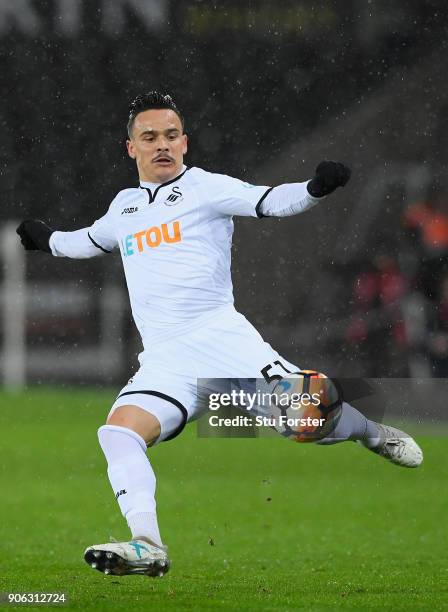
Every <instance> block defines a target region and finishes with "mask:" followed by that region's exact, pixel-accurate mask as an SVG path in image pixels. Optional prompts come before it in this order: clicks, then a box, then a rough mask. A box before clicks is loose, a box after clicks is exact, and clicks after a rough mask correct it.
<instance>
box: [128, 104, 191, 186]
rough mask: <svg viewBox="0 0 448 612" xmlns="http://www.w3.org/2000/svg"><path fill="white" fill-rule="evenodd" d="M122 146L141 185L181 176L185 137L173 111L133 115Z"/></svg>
mask: <svg viewBox="0 0 448 612" xmlns="http://www.w3.org/2000/svg"><path fill="white" fill-rule="evenodd" d="M126 145H127V148H128V154H129V156H130V157H132V159H135V161H136V162H137V168H138V174H139V177H140V180H141V181H148V182H150V183H165V182H166V181H169V180H171V179H172V178H174V177H175V176H177V175H178V174H179V173H180V172H181V169H182V164H183V159H184V155H185V153H186V152H187V137H186V135H185V134H184V133H183V130H182V123H181V121H180V119H179V117H178V116H177V114H176V113H175V112H174V111H172V110H170V109H168V108H161V109H151V110H147V111H144V112H142V113H139V114H138V115H137V117H136V118H135V121H134V126H133V129H132V136H131V138H130V140H128V141H127V142H126Z"/></svg>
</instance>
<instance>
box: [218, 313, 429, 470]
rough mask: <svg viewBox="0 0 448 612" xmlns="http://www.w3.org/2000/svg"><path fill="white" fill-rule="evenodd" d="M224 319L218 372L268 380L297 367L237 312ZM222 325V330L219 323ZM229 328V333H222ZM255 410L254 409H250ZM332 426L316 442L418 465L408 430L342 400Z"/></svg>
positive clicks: (419, 457)
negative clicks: (356, 445)
mask: <svg viewBox="0 0 448 612" xmlns="http://www.w3.org/2000/svg"><path fill="white" fill-rule="evenodd" d="M226 316H227V319H228V320H225V317H224V320H223V321H222V322H221V323H220V322H215V328H216V330H217V331H216V333H217V334H218V338H219V339H220V340H219V342H217V341H216V343H215V344H216V346H219V347H220V351H219V358H220V359H221V360H224V359H227V363H228V364H229V366H228V373H227V374H225V373H224V371H225V370H224V369H223V370H222V372H223V373H222V374H221V376H228V377H230V378H239V377H243V376H245V377H247V378H250V377H257V378H261V377H263V378H264V380H265V381H266V382H267V383H269V381H270V380H276V378H275V377H277V380H278V377H287V376H288V373H294V372H298V371H300V368H298V367H297V366H295V365H294V364H292V363H290V362H288V361H287V360H285V359H284V358H282V357H281V356H280V355H279V354H278V353H277V351H275V350H274V349H273V348H272V347H271V346H270V345H269V344H268V343H267V342H264V340H263V338H262V337H261V335H260V334H259V333H258V331H257V330H256V329H255V328H254V327H253V326H252V325H251V324H250V323H249V321H247V319H246V318H245V317H244V316H243V315H241V314H240V313H237V312H234V313H229V314H228V315H226ZM220 324H221V326H222V330H223V331H222V333H221V332H220V329H219V325H220ZM226 329H232V334H231V335H229V334H227V333H226ZM254 413H255V411H254ZM335 423H336V425H335V428H334V430H333V431H332V432H331V433H330V434H328V433H327V434H326V437H324V438H322V439H321V440H318V441H317V442H318V443H319V444H335V443H338V442H345V441H347V440H356V441H359V442H360V443H361V444H362V445H363V446H365V447H366V448H368V449H370V450H372V451H373V452H375V453H376V454H378V455H381V456H383V457H385V458H386V459H389V460H390V461H392V462H393V463H395V464H397V465H401V466H403V467H418V466H419V465H420V464H421V463H422V461H423V453H422V451H421V449H420V447H419V446H418V444H417V443H416V442H415V440H413V439H412V438H411V436H409V435H408V434H406V433H404V432H402V431H400V430H398V429H395V428H393V427H390V426H386V425H382V424H381V423H376V422H374V421H372V420H370V419H368V418H366V417H365V416H364V415H363V414H361V413H360V412H359V411H358V410H357V409H356V408H354V407H353V406H351V405H350V404H348V403H347V402H343V404H342V409H341V411H340V418H339V419H336V420H335Z"/></svg>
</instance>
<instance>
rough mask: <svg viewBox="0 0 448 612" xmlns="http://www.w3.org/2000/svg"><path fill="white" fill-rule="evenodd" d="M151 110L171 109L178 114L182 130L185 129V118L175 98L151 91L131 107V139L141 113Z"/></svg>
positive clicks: (132, 103) (141, 96) (136, 99)
mask: <svg viewBox="0 0 448 612" xmlns="http://www.w3.org/2000/svg"><path fill="white" fill-rule="evenodd" d="M151 108H169V109H171V110H172V111H174V112H175V113H176V115H177V116H178V117H179V119H180V122H181V123H182V129H185V121H184V118H183V116H182V114H181V112H180V111H179V109H178V108H177V106H176V103H175V102H174V100H173V98H172V97H171V96H169V95H168V94H162V93H160V92H159V91H149V92H148V93H145V94H140V95H139V96H137V97H136V98H135V99H134V100H133V101H132V102H131V105H130V107H129V119H128V125H127V129H128V135H129V138H131V133H132V128H133V126H134V121H135V118H136V117H137V115H138V114H139V113H142V112H143V111H146V110H150V109H151Z"/></svg>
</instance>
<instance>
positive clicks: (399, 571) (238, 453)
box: [0, 390, 448, 611]
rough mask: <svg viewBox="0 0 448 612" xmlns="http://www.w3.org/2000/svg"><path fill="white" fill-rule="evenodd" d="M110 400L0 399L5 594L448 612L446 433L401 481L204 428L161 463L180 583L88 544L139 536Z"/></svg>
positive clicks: (152, 603)
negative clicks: (116, 569) (117, 569)
mask: <svg viewBox="0 0 448 612" xmlns="http://www.w3.org/2000/svg"><path fill="white" fill-rule="evenodd" d="M112 398H113V393H108V392H98V391H87V390H83V391H56V390H31V391H29V392H27V393H25V394H20V395H15V396H14V395H6V394H1V395H0V432H1V433H0V448H1V461H0V475H1V479H0V482H1V491H2V496H1V503H0V536H1V560H0V567H1V572H0V591H1V592H37V591H45V592H60V591H66V592H67V594H68V597H69V600H70V601H69V604H68V608H72V609H79V610H114V611H116V610H132V611H135V610H182V609H194V610H214V609H216V610H282V611H285V610H296V609H303V610H334V609H352V610H359V609H367V610H409V609H411V610H419V611H422V610H441V609H448V603H447V602H448V586H447V578H448V553H447V534H446V526H447V512H448V510H447V508H448V505H447V501H448V494H447V445H446V439H445V438H443V437H434V436H433V437H425V438H422V439H419V441H420V443H421V444H422V446H423V449H424V451H425V463H424V465H423V466H422V467H421V468H420V469H417V470H405V469H401V468H398V467H396V466H393V465H391V464H389V463H387V462H386V461H384V460H382V459H381V458H379V457H376V456H375V455H373V454H372V453H369V452H367V451H365V450H364V449H361V448H359V447H358V445H356V444H353V443H345V444H340V445H337V446H333V447H317V446H315V445H299V444H294V443H292V442H290V441H288V440H284V439H282V438H280V437H279V438H263V439H198V438H197V436H196V429H195V426H194V425H192V426H190V427H189V428H187V430H186V431H185V432H184V433H183V434H182V435H181V436H180V437H179V438H177V439H176V440H174V441H171V442H167V443H164V444H162V445H160V446H158V447H157V448H155V449H153V450H152V451H150V454H151V459H152V462H153V465H154V468H155V470H156V473H157V476H158V508H159V518H160V527H161V532H162V536H163V538H164V539H165V541H166V543H167V544H168V546H169V549H170V554H171V558H172V569H171V571H170V573H169V574H167V576H165V577H164V578H163V579H160V578H159V579H149V578H145V577H142V576H126V577H124V578H117V577H110V576H104V575H103V574H101V573H99V572H96V571H93V570H92V569H90V568H89V567H88V566H87V565H86V564H85V563H84V561H83V559H82V555H83V551H84V549H85V547H87V546H88V545H90V544H97V543H101V542H105V541H108V540H109V536H111V535H112V536H114V537H115V538H117V539H127V538H128V530H127V527H126V525H125V523H124V521H123V519H122V517H121V515H120V513H119V511H118V506H117V505H116V502H115V500H114V497H113V494H112V491H111V489H110V487H109V482H108V480H107V477H106V473H105V460H104V458H103V456H102V453H101V450H100V448H99V446H98V444H97V438H96V430H97V428H98V427H99V426H100V425H101V424H102V423H103V422H104V418H105V415H106V414H107V412H108V409H109V406H110V403H111V400H112ZM8 607H10V608H13V607H12V606H8ZM5 609H7V608H5ZM14 609H15V608H14Z"/></svg>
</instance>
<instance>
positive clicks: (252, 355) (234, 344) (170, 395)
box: [109, 306, 299, 442]
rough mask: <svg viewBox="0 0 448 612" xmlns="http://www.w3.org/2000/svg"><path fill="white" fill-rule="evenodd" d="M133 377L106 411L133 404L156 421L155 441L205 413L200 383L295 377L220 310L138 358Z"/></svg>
mask: <svg viewBox="0 0 448 612" xmlns="http://www.w3.org/2000/svg"><path fill="white" fill-rule="evenodd" d="M139 361H140V364H141V367H140V369H139V370H138V372H137V373H136V374H135V375H134V376H133V377H132V378H131V380H130V381H129V382H128V384H127V385H126V386H125V387H124V388H123V389H122V390H121V391H120V393H119V395H118V397H117V399H116V400H115V402H114V404H113V406H112V408H111V411H110V413H109V416H110V414H112V412H113V411H114V410H115V409H116V408H118V407H119V406H125V405H133V406H138V407H140V408H143V409H144V410H146V411H147V412H149V413H151V414H153V415H154V416H155V417H156V418H157V419H158V420H159V422H160V428H161V434H160V436H159V438H158V440H157V442H161V441H162V440H169V439H172V438H174V437H175V436H177V435H178V434H179V433H180V432H181V431H182V429H183V428H184V427H185V424H186V423H187V422H189V421H191V420H193V419H195V418H198V417H199V416H201V414H202V413H203V412H204V408H203V406H202V404H201V403H200V402H199V401H198V390H197V381H198V379H200V378H263V370H264V371H265V372H266V371H268V374H269V375H270V376H272V375H274V374H280V375H282V376H285V374H286V373H287V372H297V371H298V369H299V368H298V367H297V366H295V365H293V364H291V363H290V362H288V361H286V360H285V359H283V358H282V357H280V355H279V354H278V353H277V351H274V349H273V348H272V347H271V346H270V344H268V343H267V342H265V341H264V340H263V338H262V337H261V336H260V334H259V333H258V332H257V330H256V329H255V328H254V327H253V326H252V325H251V324H250V323H249V321H248V320H247V319H246V317H244V316H243V315H242V314H240V313H239V312H237V311H236V310H235V309H234V308H233V306H229V307H226V308H224V309H220V311H219V313H217V315H216V317H214V318H212V319H208V320H207V321H206V322H205V323H204V324H203V325H201V326H199V327H196V328H195V329H193V330H191V331H189V332H187V333H184V334H182V335H180V336H179V337H177V338H170V339H169V340H167V341H165V342H161V343H158V344H155V345H154V346H152V347H151V348H150V349H148V350H145V351H144V352H143V353H141V354H140V355H139Z"/></svg>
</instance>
